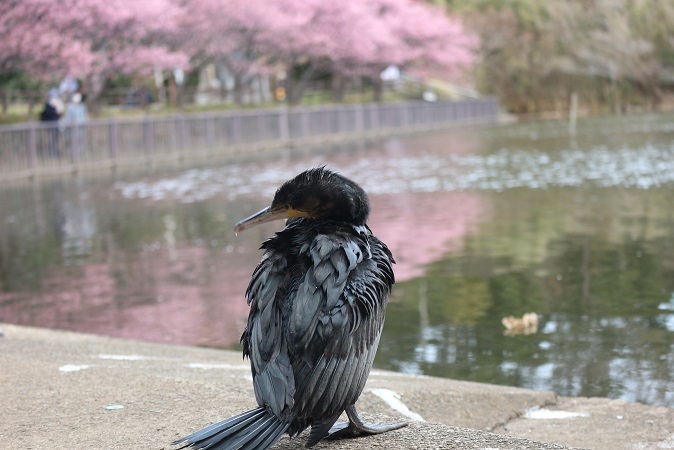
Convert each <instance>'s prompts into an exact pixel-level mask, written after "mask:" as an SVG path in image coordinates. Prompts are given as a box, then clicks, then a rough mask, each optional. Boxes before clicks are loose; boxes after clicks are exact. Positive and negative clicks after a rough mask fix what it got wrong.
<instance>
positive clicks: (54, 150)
mask: <svg viewBox="0 0 674 450" xmlns="http://www.w3.org/2000/svg"><path fill="white" fill-rule="evenodd" d="M61 115H63V101H62V100H61V97H60V95H59V91H58V89H56V88H52V89H50V90H49V95H48V97H47V101H46V102H45V104H44V108H43V109H42V112H41V113H40V121H41V122H43V123H44V124H45V128H46V138H47V153H48V154H49V156H50V157H52V158H58V157H59V156H60V153H61V150H60V145H59V137H60V136H59V124H58V122H59V119H60V118H61Z"/></svg>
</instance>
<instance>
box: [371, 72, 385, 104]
mask: <svg viewBox="0 0 674 450" xmlns="http://www.w3.org/2000/svg"><path fill="white" fill-rule="evenodd" d="M372 89H373V90H374V93H373V96H374V101H375V102H377V103H379V102H381V100H382V96H383V94H384V82H383V81H382V79H381V77H379V76H374V77H372Z"/></svg>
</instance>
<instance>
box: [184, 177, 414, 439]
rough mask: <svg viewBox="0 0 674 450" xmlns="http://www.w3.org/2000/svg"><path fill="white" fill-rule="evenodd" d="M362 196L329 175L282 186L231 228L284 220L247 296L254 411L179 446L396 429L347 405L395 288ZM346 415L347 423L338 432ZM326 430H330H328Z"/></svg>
mask: <svg viewBox="0 0 674 450" xmlns="http://www.w3.org/2000/svg"><path fill="white" fill-rule="evenodd" d="M369 211H370V207H369V202H368V199H367V195H366V194H365V192H364V191H363V189H362V188H361V187H360V186H358V185H357V184H356V183H354V182H352V181H350V180H348V179H347V178H345V177H343V176H341V175H338V174H336V173H334V172H332V171H329V170H327V169H325V168H317V169H311V170H308V171H305V172H302V173H301V174H299V175H298V176H296V177H295V178H293V179H292V180H290V181H288V182H286V183H285V184H283V185H282V186H281V187H280V188H279V189H278V191H277V192H276V195H275V196H274V200H273V202H272V204H271V206H270V207H268V208H265V209H264V210H262V211H260V212H259V213H257V214H255V215H253V216H251V217H249V218H248V219H245V220H244V221H242V222H240V223H239V224H237V226H236V228H235V230H236V231H237V232H238V231H242V230H244V229H246V228H248V227H249V226H251V225H254V224H256V223H261V222H266V221H269V220H274V219H276V218H282V217H286V218H288V219H289V220H288V222H287V223H286V227H285V228H284V229H283V230H282V231H280V232H278V233H276V235H275V236H274V237H272V238H270V239H268V240H267V241H265V242H264V243H263V244H262V249H263V250H264V255H263V257H262V260H261V261H260V263H259V264H258V266H257V268H256V269H255V271H254V272H253V277H252V279H251V281H250V284H249V286H248V289H247V291H246V296H247V300H248V304H249V305H250V313H249V316H248V323H247V326H246V329H245V331H244V332H243V336H242V337H241V342H242V343H243V353H244V356H248V357H249V358H250V363H251V371H252V374H253V386H254V389H255V397H256V400H257V403H258V405H259V408H256V409H254V410H251V411H248V412H246V413H243V414H241V415H239V416H235V417H233V418H230V419H228V420H226V421H224V422H220V423H219V424H215V425H212V426H211V427H208V428H205V429H203V430H201V431H198V432H197V433H194V434H192V435H190V436H187V437H185V438H183V439H181V440H180V441H179V443H185V444H186V445H187V446H193V447H195V448H209V449H212V450H224V449H239V448H241V449H248V448H250V449H253V448H256V449H265V448H268V447H269V446H271V445H272V444H273V443H274V442H276V440H278V438H279V437H280V436H281V435H282V434H283V433H285V432H287V433H288V434H289V435H291V436H294V435H297V434H299V433H300V432H302V431H303V430H305V429H306V428H309V427H310V428H311V431H310V434H309V438H308V440H307V443H306V446H307V447H310V446H313V445H315V444H316V443H317V442H319V441H320V440H321V439H323V438H325V437H326V436H328V435H329V434H330V432H331V431H333V434H330V437H353V436H357V435H364V434H374V433H381V432H384V431H388V430H391V429H396V428H400V427H402V426H404V425H405V423H400V424H394V425H389V426H379V427H377V426H369V425H365V424H363V423H362V422H361V421H360V419H359V418H358V416H357V413H356V410H355V407H354V406H353V405H354V404H355V402H356V400H357V399H358V397H359V396H360V394H361V392H362V391H363V388H364V386H365V381H366V380H367V376H368V374H369V371H370V367H371V366H372V361H373V359H374V355H375V353H376V351H377V346H378V344H379V337H380V335H381V331H382V327H383V325H384V314H385V310H386V301H387V298H388V295H389V292H390V290H391V287H392V286H393V283H394V275H393V270H392V264H393V262H394V261H393V257H392V255H391V252H390V251H389V250H388V248H387V247H386V245H385V244H384V243H383V242H381V241H380V240H379V239H377V238H376V237H375V236H374V235H373V234H372V232H371V231H370V229H369V228H368V226H367V224H366V220H367V217H368V214H369ZM344 411H346V412H347V414H348V416H349V419H350V423H349V424H348V426H345V425H337V426H336V427H333V426H334V425H335V422H336V421H337V419H338V417H339V416H340V414H341V413H342V412H344ZM331 429H332V430H331Z"/></svg>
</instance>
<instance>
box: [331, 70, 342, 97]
mask: <svg viewBox="0 0 674 450" xmlns="http://www.w3.org/2000/svg"><path fill="white" fill-rule="evenodd" d="M344 84H345V83H344V77H343V76H342V74H340V73H337V72H333V73H332V86H331V88H332V100H333V101H334V102H338V103H339V102H343V101H344Z"/></svg>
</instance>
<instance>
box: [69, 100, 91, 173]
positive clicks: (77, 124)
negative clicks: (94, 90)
mask: <svg viewBox="0 0 674 450" xmlns="http://www.w3.org/2000/svg"><path fill="white" fill-rule="evenodd" d="M84 100H85V98H84V94H82V92H79V91H78V92H75V93H73V95H72V96H71V97H70V101H69V102H68V106H67V108H66V114H65V117H64V118H63V125H64V126H65V131H66V141H67V143H68V149H69V155H70V159H71V161H72V162H75V161H77V160H79V158H80V156H81V154H82V152H83V151H84V124H85V122H86V121H87V119H88V118H89V115H88V113H87V106H86V104H85V102H84Z"/></svg>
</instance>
